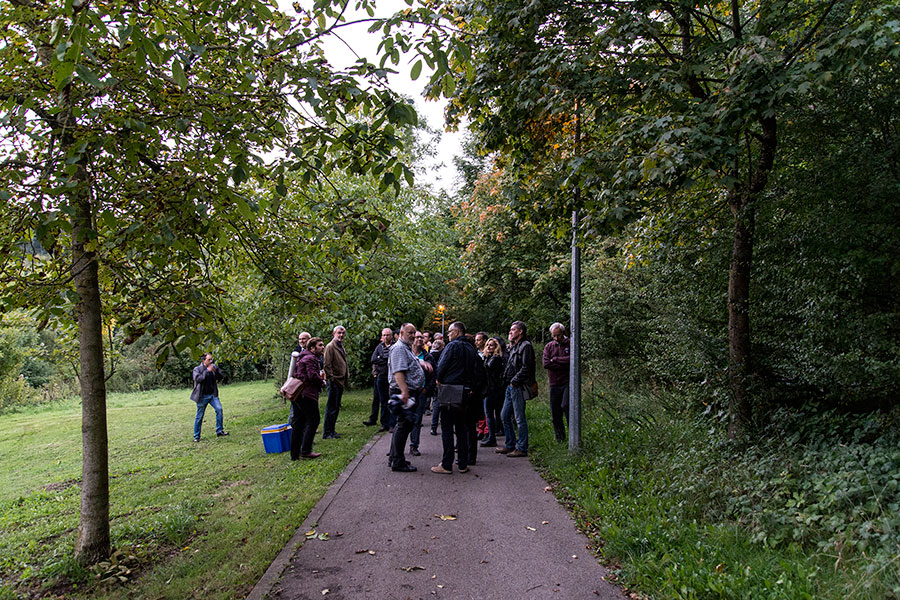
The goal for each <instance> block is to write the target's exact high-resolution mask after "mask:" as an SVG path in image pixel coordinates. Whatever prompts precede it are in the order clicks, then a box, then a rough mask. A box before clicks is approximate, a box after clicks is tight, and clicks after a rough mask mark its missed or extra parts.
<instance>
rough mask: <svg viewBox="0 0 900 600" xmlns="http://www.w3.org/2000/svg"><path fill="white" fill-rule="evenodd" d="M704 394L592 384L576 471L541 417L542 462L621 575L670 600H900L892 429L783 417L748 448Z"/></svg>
mask: <svg viewBox="0 0 900 600" xmlns="http://www.w3.org/2000/svg"><path fill="white" fill-rule="evenodd" d="M587 389H588V390H589V389H590V388H587ZM702 390H703V388H696V389H693V390H692V391H691V392H690V393H682V392H680V391H676V392H673V391H667V392H657V393H652V392H650V391H649V390H646V389H643V390H642V389H637V390H635V389H633V386H632V388H629V389H625V388H623V387H621V386H618V385H608V384H599V383H598V382H594V387H593V393H592V394H590V395H589V396H588V397H587V398H586V400H585V406H584V418H583V423H582V429H583V442H582V443H583V449H582V453H581V454H580V455H579V456H578V457H577V458H575V459H574V460H573V458H572V456H571V455H570V454H569V453H568V452H567V451H566V449H565V448H564V447H563V446H561V445H559V444H556V443H555V442H553V441H552V439H553V434H552V429H551V427H550V426H549V422H550V419H549V414H548V413H549V410H548V407H547V406H546V405H545V404H542V403H540V404H534V405H529V411H530V413H531V414H530V415H529V420H530V421H531V420H533V421H534V423H535V426H534V427H533V429H534V430H535V448H536V459H537V461H538V462H539V463H540V464H541V465H543V466H544V467H545V468H546V469H547V470H548V474H549V476H550V477H551V478H552V479H554V480H556V481H557V482H558V492H559V493H561V494H563V495H564V496H566V497H567V498H569V499H574V501H575V503H576V505H577V506H578V510H579V513H580V520H581V522H582V525H583V527H584V528H585V529H586V530H587V532H588V533H589V534H591V535H592V536H593V537H594V538H595V541H596V542H597V544H598V546H602V550H601V551H602V553H603V554H604V555H605V556H607V557H608V558H609V559H611V560H613V561H616V562H618V563H620V564H621V568H620V569H619V570H617V571H616V574H617V575H618V576H619V577H621V578H622V579H623V580H625V581H626V583H627V584H628V585H629V586H637V587H638V588H639V589H641V590H643V591H645V592H648V593H650V594H651V595H653V596H655V597H665V598H767V599H768V598H834V599H838V598H840V599H844V598H859V599H863V598H866V599H868V598H875V597H878V598H900V546H898V543H897V540H898V539H900V533H898V532H900V436H898V434H897V428H896V424H895V423H894V421H893V420H892V419H891V415H884V414H881V413H869V414H862V415H847V414H843V413H840V412H837V411H833V410H825V409H823V408H822V407H820V406H816V405H807V406H804V407H803V408H801V409H799V410H789V409H786V408H781V409H778V410H777V411H775V412H774V413H773V414H772V415H771V424H770V425H769V426H767V427H766V428H765V429H763V430H761V431H760V432H759V435H758V437H757V439H756V440H755V443H754V444H753V445H742V444H738V443H735V442H733V441H730V440H728V439H727V437H726V436H725V432H724V426H723V425H724V423H723V421H722V420H719V419H716V418H714V417H713V416H712V413H708V414H707V415H701V414H700V411H699V410H697V408H696V407H697V405H698V400H699V399H700V398H701V396H700V394H701V393H702ZM535 413H538V414H535Z"/></svg>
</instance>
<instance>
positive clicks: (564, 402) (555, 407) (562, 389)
mask: <svg viewBox="0 0 900 600" xmlns="http://www.w3.org/2000/svg"><path fill="white" fill-rule="evenodd" d="M564 417H565V420H566V423H568V422H569V384H566V385H551V386H550V418H551V419H553V433H555V434H556V441H557V442H564V441H565V440H566V426H565V425H564V424H563V418H564Z"/></svg>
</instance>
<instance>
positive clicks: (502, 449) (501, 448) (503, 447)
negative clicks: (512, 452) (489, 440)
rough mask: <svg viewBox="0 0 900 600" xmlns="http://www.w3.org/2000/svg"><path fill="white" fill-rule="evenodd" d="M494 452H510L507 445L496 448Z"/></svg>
mask: <svg viewBox="0 0 900 600" xmlns="http://www.w3.org/2000/svg"><path fill="white" fill-rule="evenodd" d="M494 452H496V453H497V454H509V448H507V447H506V446H500V447H499V448H497V449H496V450H494Z"/></svg>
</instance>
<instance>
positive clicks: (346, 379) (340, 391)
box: [322, 325, 350, 440]
mask: <svg viewBox="0 0 900 600" xmlns="http://www.w3.org/2000/svg"><path fill="white" fill-rule="evenodd" d="M331 335H332V339H331V341H330V342H328V345H327V346H325V379H326V380H327V381H328V403H327V404H326V405H325V424H324V425H323V426H322V439H324V440H329V439H331V440H333V439H337V438H339V437H341V436H340V434H338V433H337V432H335V430H334V427H335V424H336V423H337V418H338V413H340V412H341V398H342V397H343V395H344V389H345V388H346V387H347V385H348V384H349V383H350V370H349V369H348V368H347V352H346V351H345V350H344V336H345V335H347V330H346V329H344V327H343V326H341V325H338V326H337V327H335V328H334V331H332V334H331Z"/></svg>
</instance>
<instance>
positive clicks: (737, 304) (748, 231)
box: [728, 116, 778, 438]
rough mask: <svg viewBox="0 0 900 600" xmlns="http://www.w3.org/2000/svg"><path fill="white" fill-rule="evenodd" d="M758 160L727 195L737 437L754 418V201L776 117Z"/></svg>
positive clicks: (768, 121)
mask: <svg viewBox="0 0 900 600" xmlns="http://www.w3.org/2000/svg"><path fill="white" fill-rule="evenodd" d="M759 125H760V131H759V133H758V135H757V136H756V139H757V140H758V142H759V147H758V150H757V153H756V160H755V161H752V162H751V163H750V164H749V165H748V168H749V169H750V174H749V176H748V181H747V184H746V185H745V186H744V187H743V188H741V187H738V188H737V189H735V190H733V191H732V192H731V193H729V195H728V205H729V207H730V208H731V213H732V215H734V240H733V244H732V249H731V267H730V269H729V273H728V359H729V361H728V363H729V364H728V383H729V387H730V388H731V399H732V405H731V423H730V424H729V426H728V435H729V437H731V438H736V437H738V436H739V435H740V434H741V432H742V431H743V430H744V429H745V428H746V426H747V425H748V424H749V423H750V420H751V419H752V418H753V399H752V398H751V395H750V379H751V377H752V375H753V362H752V354H751V350H752V349H751V338H750V274H751V267H752V266H753V242H754V239H753V234H754V226H755V223H756V207H755V206H754V201H755V199H756V197H757V195H758V194H759V193H760V192H762V191H763V190H764V189H765V187H766V184H767V183H768V181H769V174H770V173H771V172H772V167H773V166H774V164H775V150H776V148H777V145H778V135H777V132H778V130H777V121H776V119H775V117H774V116H771V117H765V118H761V119H760V120H759Z"/></svg>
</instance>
